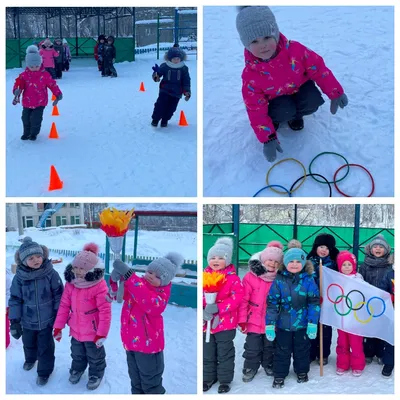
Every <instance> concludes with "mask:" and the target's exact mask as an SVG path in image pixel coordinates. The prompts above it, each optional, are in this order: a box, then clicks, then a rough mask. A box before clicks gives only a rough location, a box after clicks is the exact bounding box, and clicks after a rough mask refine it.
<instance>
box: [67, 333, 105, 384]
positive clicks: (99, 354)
mask: <svg viewBox="0 0 400 400" xmlns="http://www.w3.org/2000/svg"><path fill="white" fill-rule="evenodd" d="M71 357H72V363H71V370H73V371H79V372H83V371H85V369H86V367H87V365H88V364H89V377H90V376H97V377H98V378H103V376H104V370H105V369H106V366H107V364H106V350H105V349H104V346H101V347H100V348H97V347H96V344H95V343H94V342H80V341H78V340H76V339H75V338H73V337H72V338H71Z"/></svg>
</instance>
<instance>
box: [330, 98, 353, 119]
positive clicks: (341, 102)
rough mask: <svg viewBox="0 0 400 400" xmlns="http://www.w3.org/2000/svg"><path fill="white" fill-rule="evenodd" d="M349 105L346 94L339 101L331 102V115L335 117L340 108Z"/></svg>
mask: <svg viewBox="0 0 400 400" xmlns="http://www.w3.org/2000/svg"><path fill="white" fill-rule="evenodd" d="M347 104H349V100H348V98H347V96H346V95H345V94H344V93H343V94H342V95H341V96H340V97H338V98H337V99H333V100H331V114H333V115H335V114H336V112H337V110H338V107H340V108H345V107H346V106H347Z"/></svg>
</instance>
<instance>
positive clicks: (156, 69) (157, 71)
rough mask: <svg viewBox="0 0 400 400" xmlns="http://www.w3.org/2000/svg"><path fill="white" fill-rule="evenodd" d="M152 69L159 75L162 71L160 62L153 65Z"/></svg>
mask: <svg viewBox="0 0 400 400" xmlns="http://www.w3.org/2000/svg"><path fill="white" fill-rule="evenodd" d="M151 69H152V70H153V71H154V73H155V74H157V75H158V73H159V72H160V67H159V66H158V64H154V67H151Z"/></svg>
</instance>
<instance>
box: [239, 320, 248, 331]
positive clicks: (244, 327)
mask: <svg viewBox="0 0 400 400" xmlns="http://www.w3.org/2000/svg"><path fill="white" fill-rule="evenodd" d="M238 325H239V331H240V332H242V333H246V332H247V324H246V323H244V322H241V323H240V324H238Z"/></svg>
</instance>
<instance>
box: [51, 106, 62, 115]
mask: <svg viewBox="0 0 400 400" xmlns="http://www.w3.org/2000/svg"><path fill="white" fill-rule="evenodd" d="M51 115H53V116H54V117H57V116H59V115H60V113H59V112H58V107H57V106H54V107H53V112H52V113H51Z"/></svg>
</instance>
